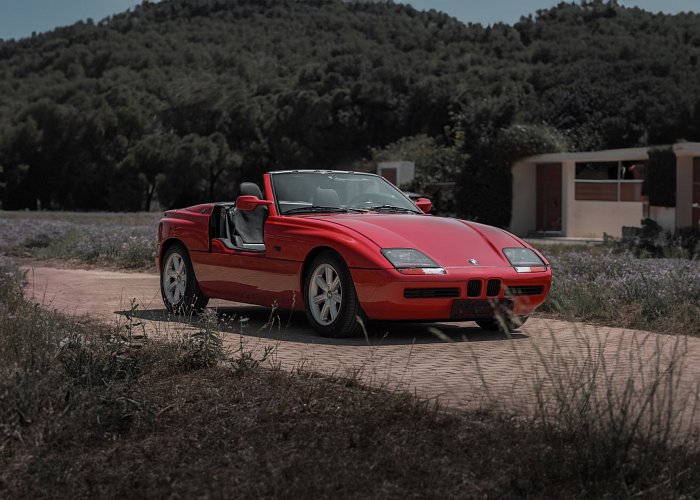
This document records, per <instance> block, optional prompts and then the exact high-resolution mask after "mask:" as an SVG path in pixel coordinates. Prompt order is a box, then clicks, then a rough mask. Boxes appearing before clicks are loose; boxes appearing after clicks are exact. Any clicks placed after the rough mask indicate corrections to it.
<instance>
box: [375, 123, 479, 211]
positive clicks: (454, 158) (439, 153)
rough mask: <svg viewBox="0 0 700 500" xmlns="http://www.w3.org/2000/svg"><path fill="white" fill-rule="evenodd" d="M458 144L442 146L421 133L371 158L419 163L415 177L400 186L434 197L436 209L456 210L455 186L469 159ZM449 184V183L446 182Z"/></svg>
mask: <svg viewBox="0 0 700 500" xmlns="http://www.w3.org/2000/svg"><path fill="white" fill-rule="evenodd" d="M467 158H468V157H467V155H465V154H463V153H460V152H459V151H458V150H457V149H456V148H454V147H449V146H440V145H438V143H437V141H436V140H435V139H433V138H432V137H428V136H427V135H424V134H421V135H417V136H414V137H404V138H403V139H400V140H398V141H396V142H395V143H393V144H390V145H388V146H387V147H385V148H383V149H378V150H374V151H373V152H372V159H373V161H375V162H381V161H399V160H402V161H412V162H414V163H415V165H416V172H415V177H414V179H413V180H412V181H411V182H409V183H407V184H404V185H402V186H400V187H401V189H403V190H404V191H414V192H417V193H420V194H424V195H426V196H429V197H430V198H431V201H432V202H433V206H434V207H435V208H434V209H433V213H435V214H438V215H448V214H454V213H455V211H456V200H455V190H454V187H453V186H451V185H449V184H456V183H457V181H458V180H459V176H460V172H461V171H462V168H463V166H464V163H465V161H466V159H467ZM446 184H448V185H447V186H446Z"/></svg>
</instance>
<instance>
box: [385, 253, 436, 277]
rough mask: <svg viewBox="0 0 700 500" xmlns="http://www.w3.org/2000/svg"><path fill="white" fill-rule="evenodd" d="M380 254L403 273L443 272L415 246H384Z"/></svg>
mask: <svg viewBox="0 0 700 500" xmlns="http://www.w3.org/2000/svg"><path fill="white" fill-rule="evenodd" d="M382 255H384V257H386V259H387V260H388V261H389V262H391V265H392V266H394V267H395V268H396V270H397V271H398V272H400V273H403V274H445V270H444V269H443V268H441V267H440V266H439V265H438V264H437V262H435V261H434V260H433V259H431V258H430V257H428V256H427V255H425V254H424V253H423V252H420V251H418V250H416V249H415V248H384V249H383V250H382Z"/></svg>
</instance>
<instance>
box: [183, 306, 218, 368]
mask: <svg viewBox="0 0 700 500" xmlns="http://www.w3.org/2000/svg"><path fill="white" fill-rule="evenodd" d="M200 324H201V328H200V330H199V331H197V332H195V333H191V334H189V335H188V336H187V339H186V341H185V343H184V345H183V348H184V353H183V354H182V356H181V358H180V365H181V366H182V368H183V369H185V370H198V369H202V368H211V367H212V366H216V365H217V364H218V363H219V362H220V361H222V360H223V359H224V357H225V351H224V342H223V339H222V338H221V332H220V331H219V328H218V317H217V314H216V310H215V309H212V308H207V309H205V310H204V312H203V313H202V315H201V316H200Z"/></svg>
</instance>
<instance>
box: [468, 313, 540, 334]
mask: <svg viewBox="0 0 700 500" xmlns="http://www.w3.org/2000/svg"><path fill="white" fill-rule="evenodd" d="M528 317H529V316H512V317H504V318H493V319H479V320H476V322H475V323H476V324H477V325H479V326H480V327H481V328H482V329H484V330H489V331H492V332H502V333H511V332H514V331H515V330H517V329H518V328H520V327H521V326H523V325H524V324H525V322H526V321H527V318H528Z"/></svg>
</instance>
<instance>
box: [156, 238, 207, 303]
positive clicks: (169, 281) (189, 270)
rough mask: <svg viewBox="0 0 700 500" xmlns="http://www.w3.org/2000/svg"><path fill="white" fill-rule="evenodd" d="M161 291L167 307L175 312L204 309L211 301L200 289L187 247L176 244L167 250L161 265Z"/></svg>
mask: <svg viewBox="0 0 700 500" xmlns="http://www.w3.org/2000/svg"><path fill="white" fill-rule="evenodd" d="M160 293H161V295H162V297H163V303H164V304H165V307H166V308H167V309H168V311H170V312H171V313H173V314H192V313H198V312H200V311H202V310H203V309H204V308H205V307H206V306H207V303H208V302H209V297H206V296H205V295H204V294H203V293H202V291H201V290H200V289H199V284H198V283H197V278H196V277H195V275H194V268H193V267H192V261H191V260H190V255H189V253H187V249H186V248H185V247H184V246H183V245H181V244H179V243H178V244H174V245H172V246H171V247H170V248H168V250H167V251H166V252H165V255H164V256H163V261H162V263H161V267H160Z"/></svg>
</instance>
